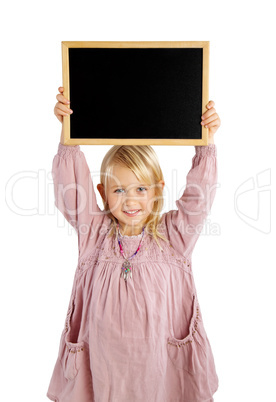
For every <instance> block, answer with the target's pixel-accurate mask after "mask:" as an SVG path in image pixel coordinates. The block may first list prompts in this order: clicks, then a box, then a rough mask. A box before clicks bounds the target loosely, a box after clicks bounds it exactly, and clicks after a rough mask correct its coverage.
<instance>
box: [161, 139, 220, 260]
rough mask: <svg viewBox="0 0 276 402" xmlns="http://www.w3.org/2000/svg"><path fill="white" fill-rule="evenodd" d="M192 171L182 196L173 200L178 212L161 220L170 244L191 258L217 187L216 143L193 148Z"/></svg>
mask: <svg viewBox="0 0 276 402" xmlns="http://www.w3.org/2000/svg"><path fill="white" fill-rule="evenodd" d="M195 150H196V153H195V156H194V157H193V160H192V168H191V169H190V171H189V173H188V175H187V178H186V188H185V190H184V193H183V195H182V196H181V198H180V199H179V200H177V201H176V205H177V208H178V209H177V210H172V211H169V212H168V213H165V214H164V215H163V217H162V223H163V224H165V228H166V229H167V230H166V232H167V236H168V238H169V240H170V243H171V245H172V246H173V247H174V248H175V249H176V250H177V251H179V252H180V253H181V254H183V255H185V256H186V257H188V258H189V257H190V256H191V254H192V251H193V249H194V246H195V243H196V241H197V239H198V237H199V235H200V232H201V230H202V227H203V223H204V220H205V218H206V216H207V215H208V213H209V211H210V208H211V206H212V204H213V200H214V197H215V193H216V188H217V158H216V154H217V153H216V146H215V144H209V145H208V146H196V147H195Z"/></svg>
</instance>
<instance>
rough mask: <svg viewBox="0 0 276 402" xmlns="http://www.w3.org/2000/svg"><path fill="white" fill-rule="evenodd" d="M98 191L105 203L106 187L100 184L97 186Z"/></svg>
mask: <svg viewBox="0 0 276 402" xmlns="http://www.w3.org/2000/svg"><path fill="white" fill-rule="evenodd" d="M97 190H98V191H99V193H100V194H101V197H102V199H103V201H105V191H104V186H103V184H102V183H99V184H98V185H97Z"/></svg>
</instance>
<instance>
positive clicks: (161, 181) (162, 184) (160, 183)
mask: <svg viewBox="0 0 276 402" xmlns="http://www.w3.org/2000/svg"><path fill="white" fill-rule="evenodd" d="M158 184H159V186H161V188H162V191H163V190H164V186H165V182H164V180H160V181H159V182H158Z"/></svg>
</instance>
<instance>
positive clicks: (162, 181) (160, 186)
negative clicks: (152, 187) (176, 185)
mask: <svg viewBox="0 0 276 402" xmlns="http://www.w3.org/2000/svg"><path fill="white" fill-rule="evenodd" d="M157 186H158V187H159V188H161V189H162V191H163V190H164V186H165V182H164V180H160V181H159V182H158V183H157ZM155 194H156V192H155ZM157 199H158V196H157V195H156V197H155V200H157Z"/></svg>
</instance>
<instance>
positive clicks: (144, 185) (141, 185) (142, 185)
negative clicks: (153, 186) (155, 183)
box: [110, 184, 149, 188]
mask: <svg viewBox="0 0 276 402" xmlns="http://www.w3.org/2000/svg"><path fill="white" fill-rule="evenodd" d="M130 185H131V184H130ZM134 186H137V187H149V185H148V184H134ZM116 187H118V188H121V187H128V186H124V185H121V186H119V185H115V186H112V187H110V188H116Z"/></svg>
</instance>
